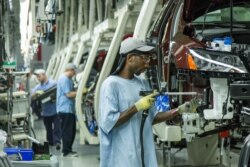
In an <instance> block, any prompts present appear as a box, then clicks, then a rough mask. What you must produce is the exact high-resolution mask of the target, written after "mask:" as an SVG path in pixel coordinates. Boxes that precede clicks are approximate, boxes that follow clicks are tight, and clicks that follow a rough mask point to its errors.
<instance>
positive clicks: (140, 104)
mask: <svg viewBox="0 0 250 167" xmlns="http://www.w3.org/2000/svg"><path fill="white" fill-rule="evenodd" d="M157 94H158V93H156V92H154V93H152V94H150V95H147V96H145V97H142V98H141V99H140V100H138V101H137V102H136V103H135V107H136V109H137V111H143V110H147V109H149V108H150V107H151V106H152V105H153V103H154V101H155V98H154V97H155V96H156V95H157Z"/></svg>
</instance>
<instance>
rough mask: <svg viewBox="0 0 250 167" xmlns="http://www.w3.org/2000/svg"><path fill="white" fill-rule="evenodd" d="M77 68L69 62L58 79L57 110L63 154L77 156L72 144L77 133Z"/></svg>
mask: <svg viewBox="0 0 250 167" xmlns="http://www.w3.org/2000/svg"><path fill="white" fill-rule="evenodd" d="M76 71H77V68H76V66H75V65H74V64H72V63H69V64H67V65H66V67H65V72H64V74H63V75H61V76H60V78H59V79H58V82H57V83H58V84H57V99H56V100H57V112H58V113H59V116H60V118H61V131H62V143H63V148H62V152H63V156H64V157H66V156H72V157H76V156H78V154H77V153H76V152H74V151H72V145H73V142H74V140H75V135H76V115H75V97H76V91H75V90H74V84H73V81H72V77H73V76H74V75H75V74H76Z"/></svg>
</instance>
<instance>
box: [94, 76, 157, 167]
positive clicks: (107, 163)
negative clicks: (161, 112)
mask: <svg viewBox="0 0 250 167" xmlns="http://www.w3.org/2000/svg"><path fill="white" fill-rule="evenodd" d="M145 90H149V86H148V83H147V82H146V80H144V79H142V78H140V77H134V78H133V79H131V80H129V79H124V78H121V77H119V76H109V77H108V78H107V79H106V80H105V81H104V82H103V84H102V87H101V92H100V103H99V137H100V156H101V157H100V167H118V166H119V167H140V166H142V162H141V144H140V125H141V119H142V112H141V111H140V112H138V113H136V114H134V115H133V116H132V117H131V118H130V119H129V120H128V121H126V122H125V123H123V124H122V125H119V126H118V127H114V126H115V124H116V122H117V120H118V118H119V116H120V113H121V112H123V111H125V110H127V109H128V108H130V107H132V106H133V105H134V103H135V102H137V101H138V100H139V99H140V98H141V97H140V96H139V92H140V91H145ZM156 114H157V112H156V110H155V108H153V107H152V108H151V109H150V111H149V115H148V117H147V118H146V121H145V124H144V128H143V137H144V158H145V165H146V167H157V160H156V153H155V147H154V141H153V132H152V123H153V120H154V117H155V115H156Z"/></svg>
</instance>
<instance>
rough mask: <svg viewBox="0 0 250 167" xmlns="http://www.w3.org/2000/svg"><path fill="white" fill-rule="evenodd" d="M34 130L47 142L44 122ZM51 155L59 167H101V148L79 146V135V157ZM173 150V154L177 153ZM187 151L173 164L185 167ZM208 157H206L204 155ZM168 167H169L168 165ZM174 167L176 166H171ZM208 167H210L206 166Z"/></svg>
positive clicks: (233, 156)
mask: <svg viewBox="0 0 250 167" xmlns="http://www.w3.org/2000/svg"><path fill="white" fill-rule="evenodd" d="M34 130H35V133H36V136H37V139H38V140H39V141H41V142H43V141H45V130H44V125H43V122H42V120H39V121H34ZM156 149H157V159H158V164H159V167H165V166H164V165H163V154H162V149H161V148H159V147H158V146H156ZM50 150H51V153H52V154H54V155H56V157H57V159H58V161H59V167H84V166H86V167H99V146H98V145H80V144H79V133H77V136H76V139H75V142H74V145H73V150H74V151H76V152H78V154H79V156H78V157H67V158H65V157H62V156H61V152H60V151H56V149H55V148H50ZM176 151H177V150H173V151H172V152H173V153H174V152H176ZM186 152H187V151H186V150H185V149H184V150H182V151H180V152H178V153H176V154H175V155H174V157H175V158H174V160H173V163H174V164H175V166H178V167H185V166H188V165H185V164H187V154H186ZM202 156H206V155H202ZM230 157H231V167H237V166H238V165H237V163H238V158H239V156H238V153H234V152H231V153H230ZM166 158H167V157H166ZM224 166H229V165H217V166H216V167H224ZM166 167H167V165H166ZM171 167H174V166H171ZM206 167H208V166H206Z"/></svg>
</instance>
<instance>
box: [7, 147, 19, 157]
mask: <svg viewBox="0 0 250 167" xmlns="http://www.w3.org/2000/svg"><path fill="white" fill-rule="evenodd" d="M3 151H4V152H5V153H6V154H7V155H13V154H18V153H19V148H10V147H5V148H4V149H3Z"/></svg>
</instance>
